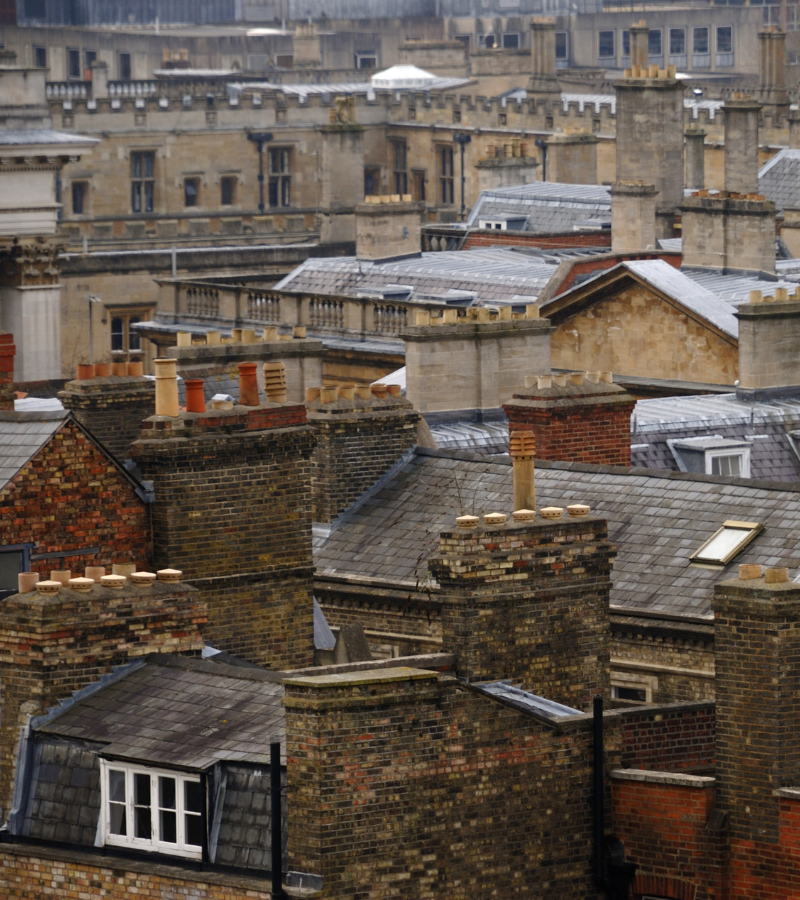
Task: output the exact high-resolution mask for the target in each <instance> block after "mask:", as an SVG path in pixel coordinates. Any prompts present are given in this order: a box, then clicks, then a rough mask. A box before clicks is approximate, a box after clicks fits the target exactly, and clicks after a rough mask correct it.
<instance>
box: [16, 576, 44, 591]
mask: <svg viewBox="0 0 800 900" xmlns="http://www.w3.org/2000/svg"><path fill="white" fill-rule="evenodd" d="M38 583H39V574H38V572H20V573H19V575H17V589H18V590H19V592H20V594H27V593H28V591H32V590H33V589H34V588H35V587H36V585H37V584H38Z"/></svg>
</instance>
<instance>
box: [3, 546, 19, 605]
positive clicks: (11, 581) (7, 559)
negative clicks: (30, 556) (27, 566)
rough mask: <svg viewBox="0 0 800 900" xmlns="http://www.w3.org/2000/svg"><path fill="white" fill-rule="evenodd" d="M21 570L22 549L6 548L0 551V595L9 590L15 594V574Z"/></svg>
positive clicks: (16, 585) (16, 587) (16, 584)
mask: <svg viewBox="0 0 800 900" xmlns="http://www.w3.org/2000/svg"><path fill="white" fill-rule="evenodd" d="M21 571H22V551H21V550H7V551H6V552H5V553H3V552H0V595H2V594H4V593H6V592H9V591H10V592H11V593H12V594H16V593H17V590H18V589H19V586H18V583H17V575H19V573H20V572H21Z"/></svg>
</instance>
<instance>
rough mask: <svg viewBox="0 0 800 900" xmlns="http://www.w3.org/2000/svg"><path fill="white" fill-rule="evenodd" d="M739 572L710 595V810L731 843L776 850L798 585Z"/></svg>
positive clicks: (776, 574)
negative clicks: (724, 822)
mask: <svg viewBox="0 0 800 900" xmlns="http://www.w3.org/2000/svg"><path fill="white" fill-rule="evenodd" d="M739 570H740V574H739V577H738V578H734V579H732V580H729V581H723V582H721V583H720V584H718V585H717V586H716V588H715V589H714V600H713V607H714V647H715V659H716V678H715V688H716V723H717V724H716V735H717V739H716V743H717V758H716V778H717V807H718V808H719V809H720V810H721V811H723V812H727V813H728V816H729V823H730V824H729V828H730V837H731V839H732V840H733V841H757V842H759V843H760V844H762V845H764V844H767V845H769V844H771V845H777V844H778V838H779V834H778V824H779V803H778V799H777V798H776V797H775V793H774V792H775V791H776V790H779V789H781V788H784V787H793V788H796V787H797V785H798V784H800V742H798V740H797V734H798V731H800V586H798V585H797V584H795V583H794V582H792V581H789V580H788V573H787V570H786V569H769V568H768V569H766V570H765V571H764V572H763V574H761V567H760V566H740V567H739ZM752 570H755V571H752ZM753 575H755V576H757V577H752V576H753ZM759 575H761V577H758V576H759Z"/></svg>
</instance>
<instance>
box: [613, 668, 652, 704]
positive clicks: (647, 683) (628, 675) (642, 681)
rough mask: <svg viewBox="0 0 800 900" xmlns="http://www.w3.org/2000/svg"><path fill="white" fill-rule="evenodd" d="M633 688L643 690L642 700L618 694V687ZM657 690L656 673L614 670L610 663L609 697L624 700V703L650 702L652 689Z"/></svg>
mask: <svg viewBox="0 0 800 900" xmlns="http://www.w3.org/2000/svg"><path fill="white" fill-rule="evenodd" d="M620 688H622V689H623V690H624V689H625V688H629V689H631V688H632V689H633V690H635V691H644V695H645V697H644V700H629V699H627V698H626V697H620V696H619V689H620ZM657 690H658V677H657V676H656V675H642V674H641V673H639V672H615V671H614V669H613V665H612V671H611V699H612V700H624V702H625V703H652V702H653V691H657Z"/></svg>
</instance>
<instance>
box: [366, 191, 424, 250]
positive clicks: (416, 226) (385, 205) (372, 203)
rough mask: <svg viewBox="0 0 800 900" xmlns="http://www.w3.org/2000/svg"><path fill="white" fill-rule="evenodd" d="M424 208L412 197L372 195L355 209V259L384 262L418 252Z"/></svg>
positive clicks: (405, 195)
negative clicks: (381, 260)
mask: <svg viewBox="0 0 800 900" xmlns="http://www.w3.org/2000/svg"><path fill="white" fill-rule="evenodd" d="M421 234H422V209H421V206H420V204H419V203H413V202H412V201H411V195H410V194H403V195H402V196H401V195H400V194H392V195H389V196H382V197H378V196H372V195H371V196H369V197H368V198H367V202H365V203H359V204H358V206H357V207H356V256H357V257H358V258H359V259H385V258H386V257H390V256H402V255H404V254H409V253H419V252H420V246H421V240H422V238H421Z"/></svg>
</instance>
